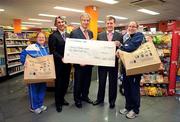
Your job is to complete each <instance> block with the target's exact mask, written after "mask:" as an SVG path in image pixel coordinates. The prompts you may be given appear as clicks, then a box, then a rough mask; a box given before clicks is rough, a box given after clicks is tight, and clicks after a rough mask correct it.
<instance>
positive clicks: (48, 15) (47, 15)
mask: <svg viewBox="0 0 180 122" xmlns="http://www.w3.org/2000/svg"><path fill="white" fill-rule="evenodd" d="M38 15H39V16H44V17H57V16H58V15H51V14H38Z"/></svg>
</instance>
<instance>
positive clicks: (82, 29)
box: [80, 26, 88, 32]
mask: <svg viewBox="0 0 180 122" xmlns="http://www.w3.org/2000/svg"><path fill="white" fill-rule="evenodd" d="M80 29H81V31H82V32H84V31H85V29H84V28H83V27H82V26H80ZM86 30H88V29H86Z"/></svg>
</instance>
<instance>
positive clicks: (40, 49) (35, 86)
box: [20, 32, 49, 114]
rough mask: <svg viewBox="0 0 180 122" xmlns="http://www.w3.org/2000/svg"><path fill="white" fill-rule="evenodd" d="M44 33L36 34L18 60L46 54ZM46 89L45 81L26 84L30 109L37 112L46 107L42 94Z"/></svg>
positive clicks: (23, 61) (46, 47)
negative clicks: (33, 41)
mask: <svg viewBox="0 0 180 122" xmlns="http://www.w3.org/2000/svg"><path fill="white" fill-rule="evenodd" d="M45 41H46V39H45V34H43V33H42V32H40V33H38V34H37V42H36V43H35V44H31V45H29V46H28V47H27V48H26V49H24V50H23V51H22V52H21V55H20V61H21V63H22V64H25V60H26V56H27V55H30V56H31V57H34V58H36V57H40V56H46V55H48V54H49V53H48V46H47V45H46V44H45ZM45 91H46V83H31V84H28V93H29V100H30V111H32V112H34V113H36V114H39V113H41V112H42V111H45V110H46V109H47V106H44V105H43V101H44V96H45Z"/></svg>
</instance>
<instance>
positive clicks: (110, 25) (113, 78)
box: [93, 16, 122, 108]
mask: <svg viewBox="0 0 180 122" xmlns="http://www.w3.org/2000/svg"><path fill="white" fill-rule="evenodd" d="M115 23H116V19H115V18H114V17H112V16H108V17H107V18H106V31H104V32H102V33H100V34H98V38H97V40H104V41H109V42H111V41H113V42H114V44H115V45H116V48H119V46H120V41H121V40H122V35H121V34H120V33H118V32H116V31H114V27H115ZM108 74H109V75H108ZM107 75H108V76H109V107H110V108H114V107H115V101H116V96H117V79H118V58H117V57H116V58H115V67H104V66H99V67H98V76H99V88H98V95H97V100H96V101H95V102H94V103H93V104H94V105H98V104H100V103H104V97H105V87H106V79H107Z"/></svg>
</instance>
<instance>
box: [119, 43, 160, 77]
mask: <svg viewBox="0 0 180 122" xmlns="http://www.w3.org/2000/svg"><path fill="white" fill-rule="evenodd" d="M120 58H121V60H122V62H123V64H124V66H125V69H126V75H135V74H141V73H148V72H152V71H158V70H159V68H160V64H161V60H160V58H159V55H158V53H157V51H156V48H155V46H154V44H153V43H151V42H146V43H144V44H142V45H141V46H140V47H139V48H138V49H137V50H135V51H134V52H132V53H127V52H123V54H122V55H120Z"/></svg>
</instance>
